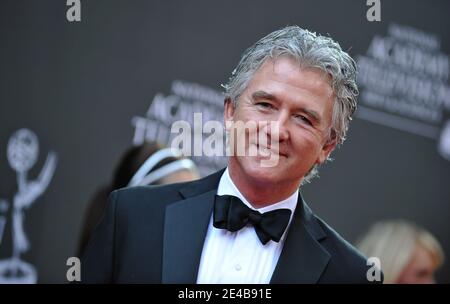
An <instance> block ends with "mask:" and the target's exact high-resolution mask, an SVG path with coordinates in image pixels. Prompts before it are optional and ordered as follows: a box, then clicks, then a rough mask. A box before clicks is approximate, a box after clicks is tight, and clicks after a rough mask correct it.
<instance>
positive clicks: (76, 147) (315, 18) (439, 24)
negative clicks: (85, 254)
mask: <svg viewBox="0 0 450 304" xmlns="http://www.w3.org/2000/svg"><path fill="white" fill-rule="evenodd" d="M68 2H70V3H72V4H71V5H67V2H66V1H65V0H60V1H54V0H49V1H45V0H40V1H23V0H7V1H4V0H3V1H1V3H0V126H1V127H0V273H1V275H0V280H1V282H6V281H8V280H9V281H11V280H17V281H19V282H20V281H21V280H22V281H27V282H35V281H37V282H41V283H64V282H66V271H67V269H68V266H66V261H67V259H68V258H69V257H71V256H74V255H75V254H76V246H77V242H78V238H79V235H80V229H81V224H82V219H83V215H84V212H85V208H86V206H87V203H88V201H89V200H90V198H91V196H92V195H93V194H94V193H95V192H96V190H97V189H98V188H99V187H101V186H103V185H105V184H107V183H108V182H109V181H110V179H111V176H112V174H113V170H114V168H115V166H116V164H117V162H118V160H119V158H120V156H121V155H122V154H123V152H124V151H125V150H126V149H127V148H129V147H130V146H132V145H133V144H139V143H141V142H143V141H144V140H159V141H161V142H164V143H167V142H169V141H170V140H171V138H173V134H172V135H171V133H170V128H171V123H172V122H174V121H177V120H186V121H193V119H194V115H193V113H194V112H201V113H202V119H203V122H205V121H207V120H210V119H217V120H221V119H222V105H223V96H222V88H221V84H223V83H225V82H226V81H227V79H228V77H229V76H230V73H231V71H232V70H233V69H234V67H235V65H236V64H237V62H238V60H239V57H240V54H241V53H242V51H243V50H244V49H245V48H247V47H248V46H250V45H251V44H252V43H254V42H255V41H256V40H257V39H259V38H260V37H262V36H263V35H265V34H267V33H269V32H271V31H273V30H275V29H278V28H280V27H283V26H285V25H293V24H297V25H300V26H302V27H304V28H307V29H310V30H312V31H316V32H318V33H321V34H324V35H330V36H332V37H333V38H335V39H336V40H337V41H339V42H340V44H341V46H342V48H343V49H345V50H348V51H349V53H350V54H351V55H352V56H354V58H355V59H356V60H357V63H358V65H359V68H360V74H359V84H360V88H361V95H360V98H359V109H358V112H357V113H356V116H355V119H354V120H353V122H352V124H351V128H350V132H349V135H348V140H347V141H346V143H345V144H344V145H343V146H342V147H341V148H340V149H338V150H337V151H336V152H335V153H334V155H333V158H334V161H333V162H331V163H329V164H328V165H326V166H325V167H324V168H322V169H321V172H320V178H319V179H315V180H314V181H313V182H312V183H311V184H309V185H306V186H304V187H303V189H302V192H303V194H304V196H305V198H306V200H307V201H308V202H309V203H310V205H311V207H312V209H313V210H314V211H316V213H318V214H319V215H320V216H321V217H322V218H323V219H324V220H326V221H327V222H328V223H329V224H331V225H332V226H333V227H335V228H336V229H337V230H338V231H339V232H340V233H341V234H342V235H343V236H344V237H346V238H347V239H348V240H350V241H351V242H355V241H356V240H357V238H358V237H359V236H361V235H362V234H363V233H364V232H365V231H366V230H367V229H368V227H369V226H370V225H371V224H373V223H374V222H376V221H379V220H381V219H395V218H403V219H407V220H411V221H413V222H416V223H418V224H420V225H422V226H424V227H425V228H427V229H428V230H430V231H431V232H432V233H433V234H434V235H435V236H436V237H437V238H438V239H439V241H440V242H441V244H442V245H443V248H444V250H445V252H446V254H447V257H448V256H449V255H450V224H449V214H450V212H449V211H450V185H449V181H450V123H449V121H450V120H449V116H450V115H449V113H450V88H449V57H448V54H449V53H450V35H449V34H450V33H449V31H450V19H449V18H448V12H449V11H450V2H448V1H444V0H441V1H439V0H433V1H425V0H424V1H406V0H404V1H387V0H380V1H378V2H379V3H380V4H381V14H380V16H379V17H380V19H381V20H380V21H372V22H371V21H369V20H368V19H367V11H368V9H370V7H371V6H368V5H367V4H366V1H365V0H347V1H331V0H330V1H324V0H297V1H285V0H280V1H259V0H258V1H257V0H251V1H231V0H228V1H207V0H203V1H135V0H133V1H125V0H123V1H110V0H108V1H106V0H81V1H79V2H80V3H81V7H80V10H79V11H78V12H76V11H70V12H69V13H68V10H69V9H71V8H73V6H74V5H75V4H73V3H75V2H78V1H68ZM375 2H376V1H375ZM78 13H80V14H79V15H77V14H78ZM68 15H69V18H68ZM77 19H78V20H79V21H77ZM69 20H72V21H69ZM195 160H196V161H197V162H198V164H199V165H200V169H201V172H202V174H207V173H208V172H211V171H213V170H215V169H216V168H220V167H222V166H224V165H225V164H226V160H225V159H224V158H220V157H210V158H207V157H197V158H195ZM447 260H448V258H447ZM11 265H15V266H17V267H16V268H15V269H20V273H18V271H11V270H10V269H9V268H8V267H11ZM300 271H301V270H300ZM438 281H439V282H446V283H450V269H449V267H448V262H447V263H446V264H445V265H444V267H443V268H442V269H441V271H440V272H439V273H438Z"/></svg>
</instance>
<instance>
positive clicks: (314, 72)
mask: <svg viewBox="0 0 450 304" xmlns="http://www.w3.org/2000/svg"><path fill="white" fill-rule="evenodd" d="M333 102H334V94H333V90H332V88H331V85H330V80H329V76H327V75H326V74H325V73H323V72H322V71H320V70H318V69H312V68H308V69H305V68H303V69H302V68H300V66H299V64H298V63H297V62H296V61H294V60H293V59H291V58H289V57H279V58H278V59H276V60H267V61H266V62H265V63H264V64H263V65H262V66H261V67H260V68H259V69H258V71H257V72H256V73H255V74H254V77H253V78H252V80H251V81H250V83H249V84H248V86H247V88H246V90H245V91H244V92H243V94H241V96H240V97H239V99H238V101H237V106H236V108H234V107H233V105H232V103H231V102H230V101H227V102H226V104H225V115H224V116H225V121H227V122H234V123H236V122H239V121H240V122H243V123H247V122H251V121H253V122H256V124H257V125H258V127H257V128H255V129H253V130H247V129H246V130H245V132H241V133H239V132H238V133H237V137H238V138H239V137H240V136H241V138H242V137H245V139H246V140H245V155H244V156H239V155H237V156H231V157H230V158H229V167H232V168H233V170H235V171H237V172H236V174H239V175H240V176H241V177H245V178H249V179H251V180H253V181H255V182H258V183H262V184H267V183H269V184H273V183H276V184H278V185H279V186H281V185H282V184H283V183H286V184H289V185H292V184H296V185H297V186H298V185H299V183H300V182H301V179H302V178H303V177H304V176H305V175H306V174H307V173H308V172H309V171H310V169H311V168H312V167H313V166H314V164H320V163H322V162H324V161H325V160H326V159H327V157H328V155H329V154H330V153H331V151H332V150H333V148H334V147H335V141H331V142H330V141H329V140H328V139H329V134H330V128H331V117H332V109H333ZM267 122H269V123H267ZM270 122H272V125H273V124H275V126H276V127H277V128H271V127H268V125H270ZM253 132H256V133H258V135H255V134H252V133H253ZM261 132H263V134H262V135H263V136H267V142H268V143H269V144H268V145H265V147H262V146H261V144H260V141H258V140H257V139H258V136H261ZM233 133H234V132H231V134H230V136H231V140H230V142H231V144H232V147H231V149H233V150H234V151H236V145H237V144H238V143H239V140H238V139H236V138H233ZM241 142H242V141H241ZM271 142H272V144H270V143H271ZM276 144H278V149H279V154H278V155H279V158H278V162H277V163H276V165H275V166H273V167H267V166H262V165H261V161H263V160H267V158H268V156H267V155H268V154H267V152H268V151H269V152H270V153H277V151H276V150H277V149H274V147H276ZM267 148H268V150H266V149H267ZM250 149H256V150H257V151H260V152H261V151H263V152H264V153H263V152H261V153H258V154H257V155H256V156H249V155H251V154H250ZM235 155H236V154H235ZM278 155H277V156H278Z"/></svg>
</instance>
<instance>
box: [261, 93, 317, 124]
mask: <svg viewBox="0 0 450 304" xmlns="http://www.w3.org/2000/svg"><path fill="white" fill-rule="evenodd" d="M252 98H253V99H254V100H258V99H265V100H271V101H275V102H279V100H278V98H277V97H276V96H275V95H272V94H270V93H267V92H264V91H256V92H254V93H253V94H252ZM298 110H299V111H301V112H304V113H306V114H307V115H308V116H310V118H312V119H313V120H315V121H316V123H317V124H320V122H321V118H320V115H319V113H317V112H316V111H314V110H309V109H306V108H304V107H299V108H298Z"/></svg>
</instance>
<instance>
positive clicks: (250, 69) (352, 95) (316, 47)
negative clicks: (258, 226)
mask: <svg viewBox="0 0 450 304" xmlns="http://www.w3.org/2000/svg"><path fill="white" fill-rule="evenodd" d="M282 55H287V56H290V57H292V58H293V59H295V60H297V61H298V62H299V64H300V66H301V67H303V68H318V69H320V70H322V71H324V72H325V73H326V74H328V75H330V76H331V85H332V88H333V91H334V93H335V96H336V99H335V102H334V105H333V115H332V127H331V130H330V134H329V137H330V138H329V141H333V140H334V141H336V143H337V144H338V145H340V144H342V143H343V142H344V140H345V136H346V134H347V130H348V126H349V123H350V121H351V119H352V118H351V116H352V114H353V113H354V112H355V110H356V99H357V96H358V87H357V84H356V63H355V61H354V60H353V59H352V58H351V57H350V56H349V55H348V54H347V53H346V52H344V51H343V50H342V49H341V47H340V45H339V44H338V43H337V42H335V41H333V39H331V38H330V37H324V36H321V35H316V34H315V33H312V32H310V31H308V30H305V29H302V28H300V27H298V26H288V27H285V28H282V29H280V30H278V31H275V32H272V33H270V34H268V35H267V36H265V37H264V38H262V39H260V40H259V41H258V42H256V43H255V44H254V45H252V46H251V47H250V48H248V49H247V50H246V51H245V52H244V54H243V55H242V58H241V60H240V61H239V63H238V65H237V67H236V69H234V71H233V73H232V75H231V77H230V79H229V81H228V83H227V84H225V85H223V87H224V88H225V96H226V98H229V99H230V100H231V101H232V102H233V104H234V106H236V105H237V100H238V99H239V97H240V96H241V94H242V93H243V92H244V91H245V89H246V88H247V86H248V84H249V82H250V80H251V79H252V77H253V75H254V74H255V73H256V71H257V70H258V69H259V68H260V67H261V65H262V64H263V63H264V62H265V61H266V60H267V59H275V58H277V57H279V56H282ZM317 172H318V170H317V166H314V167H313V168H311V170H310V172H309V173H308V174H307V175H306V176H305V178H304V180H303V182H309V181H310V180H311V178H313V177H314V176H315V175H317Z"/></svg>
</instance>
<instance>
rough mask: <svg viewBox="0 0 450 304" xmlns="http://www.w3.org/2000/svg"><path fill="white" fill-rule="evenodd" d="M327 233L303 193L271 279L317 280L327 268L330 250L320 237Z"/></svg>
mask: <svg viewBox="0 0 450 304" xmlns="http://www.w3.org/2000/svg"><path fill="white" fill-rule="evenodd" d="M325 237H326V235H325V233H324V231H323V230H322V228H321V227H320V226H319V224H318V223H317V220H316V219H315V218H314V215H313V214H312V211H311V210H310V209H309V207H308V206H307V205H306V203H305V202H304V201H303V199H302V197H301V195H299V200H298V203H297V208H296V211H295V214H294V219H293V220H292V223H291V225H290V227H289V231H288V235H287V237H286V241H285V243H284V247H283V250H282V252H281V255H280V258H279V260H278V264H277V266H276V268H275V271H274V273H273V276H272V279H271V281H270V283H272V284H286V283H288V284H289V283H292V284H300V283H303V284H305V283H306V284H313V283H317V281H318V280H319V278H320V276H321V274H322V272H323V271H324V270H325V267H326V266H327V264H328V262H329V260H330V254H329V253H328V252H327V251H326V250H325V249H324V248H323V247H322V246H321V245H320V243H319V241H320V240H321V239H323V238H325Z"/></svg>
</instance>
